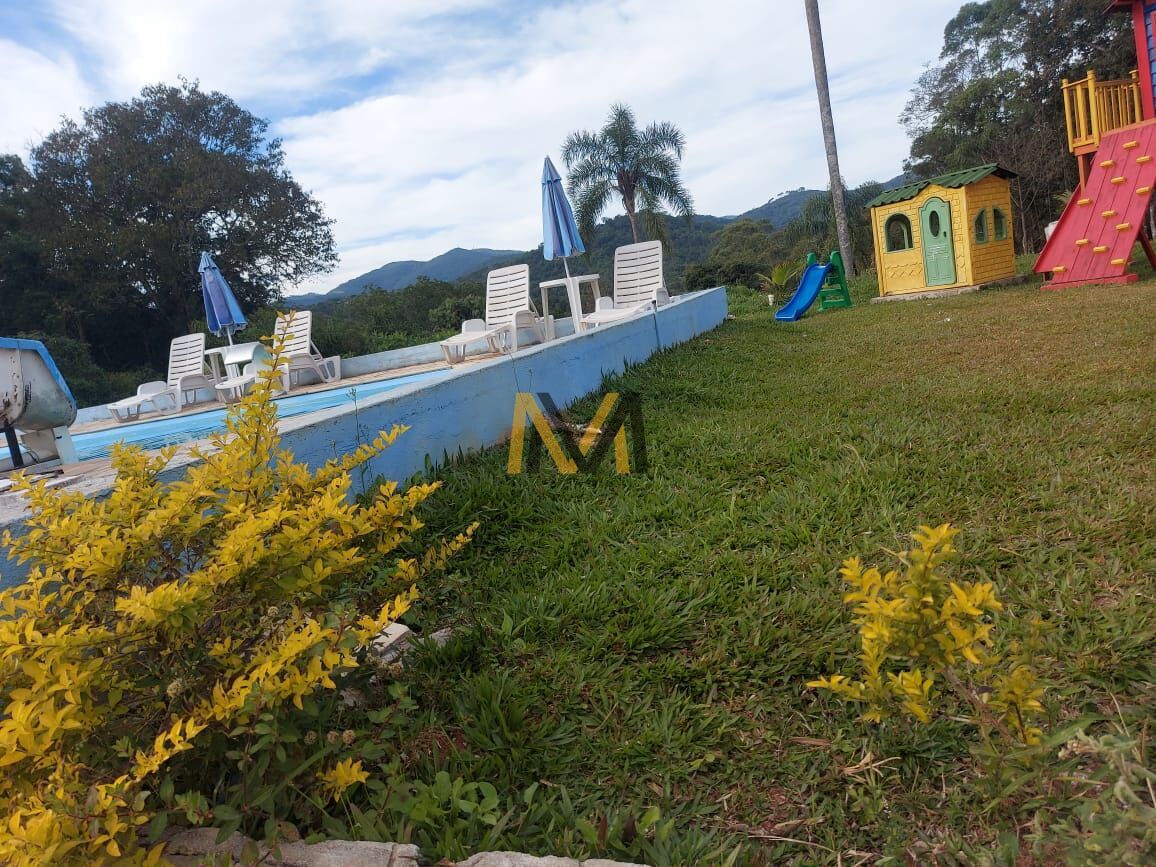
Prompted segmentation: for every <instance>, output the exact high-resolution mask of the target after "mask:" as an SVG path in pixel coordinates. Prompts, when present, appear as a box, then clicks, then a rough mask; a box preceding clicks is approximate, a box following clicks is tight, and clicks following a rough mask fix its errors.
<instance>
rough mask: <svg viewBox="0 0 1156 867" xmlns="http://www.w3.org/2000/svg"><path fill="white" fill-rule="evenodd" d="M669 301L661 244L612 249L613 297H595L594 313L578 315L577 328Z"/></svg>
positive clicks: (648, 243) (628, 314)
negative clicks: (663, 272)
mask: <svg viewBox="0 0 1156 867" xmlns="http://www.w3.org/2000/svg"><path fill="white" fill-rule="evenodd" d="M668 301H670V293H668V292H667V291H666V284H665V283H664V282H663V279H662V243H661V242H660V241H644V242H642V243H641V244H628V245H626V246H625V247H619V248H618V249H617V250H615V251H614V297H613V298H604V297H599V298H598V299H597V300H596V301H595V303H594V312H593V313H588V314H586V315H585V316H583V317H582V319H581V320H580V322H579V323H578V325H579V328H580V330H585V329H587V328H593V327H594V326H596V325H603V324H605V323H607V322H617V321H618V320H620V319H625V318H626V317H628V316H634V315H635V314H637V313H644V312H646V311H647V310H652V309H653V308H654V307H655V306H658V305H662V304H666V303H667V302H668Z"/></svg>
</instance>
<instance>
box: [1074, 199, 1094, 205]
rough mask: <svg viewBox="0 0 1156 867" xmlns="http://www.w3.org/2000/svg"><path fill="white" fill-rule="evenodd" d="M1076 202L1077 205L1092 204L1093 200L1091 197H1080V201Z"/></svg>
mask: <svg viewBox="0 0 1156 867" xmlns="http://www.w3.org/2000/svg"><path fill="white" fill-rule="evenodd" d="M1076 204H1077V205H1090V204H1092V200H1091V199H1080V200H1079V201H1077V202H1076Z"/></svg>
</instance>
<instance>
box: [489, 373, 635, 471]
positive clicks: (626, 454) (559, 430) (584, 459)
mask: <svg viewBox="0 0 1156 867" xmlns="http://www.w3.org/2000/svg"><path fill="white" fill-rule="evenodd" d="M627 428H630V445H631V446H632V447H633V448H628V446H627V440H626V429H627ZM527 432H528V436H529V440H530V442H529V452H528V454H526V456H525V457H526V468H527V469H528V470H530V472H534V471H535V470H537V469H538V468H539V467H540V466H541V462H542V451H543V449H544V450H545V451H546V453H547V454H549V455H550V459H551V460H552V461H554V466H556V467H557V468H558V472H560V473H565V474H567V475H570V474H573V473H580V472H581V473H592V472H594V471H595V470H596V469H598V466H599V465H600V464H601V463H602V461H603V460H604V459H605V458H606V455H607V454H608V453H609V451H610V447H611V445H613V446H614V467H615V469H616V470H617V472H618V473H619V474H626V473H629V472H630V471H631V457H633V459H634V460H633V463H634V470H635V471H636V472H645V471H646V467H647V460H646V431H645V429H644V427H643V424H642V401H641V400H640V399H639V397H638V395H637V394H635V393H633V392H622V393H619V392H616V391H612V392H608V393H607V394H606V396H605V397H603V398H602V404H601V405H600V406H599V407H598V411H597V412H596V413H594V418H593V419H592V420H591V422H590V424H589V425H588V426H587V427H586V428H585V430H579V429H577V428H576V426H575V425H572V424H570V423H568V422H567V421H566V420H565V419H563V418H562V415H561V413H559V412H558V408H557V407H556V406H555V405H554V401H553V400H551V399H550V395H548V394H544V393H539V394H536V395H535V394H531V393H530V392H525V391H521V392H518V394H517V395H515V397H514V422H513V425H512V427H511V428H510V457H509V460H508V461H507V462H506V471H507V472H508V473H510V474H511V475H518V474H519V473H521V472H522V458H523V453H524V452H525V451H526V438H527Z"/></svg>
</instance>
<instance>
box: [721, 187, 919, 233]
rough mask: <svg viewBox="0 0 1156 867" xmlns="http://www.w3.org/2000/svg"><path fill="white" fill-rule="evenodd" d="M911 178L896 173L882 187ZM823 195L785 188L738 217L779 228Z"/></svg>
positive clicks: (817, 191)
mask: <svg viewBox="0 0 1156 867" xmlns="http://www.w3.org/2000/svg"><path fill="white" fill-rule="evenodd" d="M912 179H913V176H912V175H908V174H902V175H896V176H895V177H893V178H892V179H891V180H889V181H884V183H883V189H885V190H891V189H894V188H895V187H901V186H903V185H904V184H906V183H907V182H909V181H911V180H912ZM825 195H827V191H826V190H808V189H806V188H804V187H799V188H798V189H797V190H787V192H785V193H779V194H778V195H777V196H774V197H772V198H771V199H770V200H769V201H768V202H767V203H766V204H764V205H759V206H758V207H757V208H751V209H750V210H749V211H745V212H744V213H742V214H739V217H738V218H739V219H743V218H746V219H750V220H770V222H771V225H772V226H774V227H775V228H776V229H781V228H783V226H785V225H787V223H789V222H791V220H793V219H795V218H796V217H798V216H799V215H800V214H802V213H803V208H804V207H805V206H806V204H807V202H808V201H809V200H811V199H813V198H814V197H815V196H825Z"/></svg>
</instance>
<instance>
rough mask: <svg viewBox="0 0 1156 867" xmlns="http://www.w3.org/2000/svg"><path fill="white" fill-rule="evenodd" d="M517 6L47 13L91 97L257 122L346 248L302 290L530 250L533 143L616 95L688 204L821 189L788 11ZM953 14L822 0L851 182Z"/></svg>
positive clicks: (554, 137) (720, 5)
mask: <svg viewBox="0 0 1156 867" xmlns="http://www.w3.org/2000/svg"><path fill="white" fill-rule="evenodd" d="M514 2H515V0H505V2H503V0H488V2H487V0H391V2H385V3H383V2H374V0H324V2H310V0H282V2H275V0H254V2H248V3H237V2H235V0H229V2H226V0H186V2H183V3H180V4H169V3H157V2H155V0H151V2H141V0H56V6H55V10H56V13H55V14H56V16H57V20H58V21H59V22H60V23H61V24H62V26H63V27H64V28H65V29H66V30H67V31H68V33H69V34H70V35H71V39H72V40H74V41H75V42H76V43H77V44H79V45H80V46H82V49H81V51H82V54H83V56H84V58H85V59H86V62H87V63H89V64H90V65H91V66H92V75H91V76H90V78H91V80H93V81H95V82H96V83H97V84H96V86H97V87H99V89H100V94H99V98H101V99H107V98H118V99H123V98H126V97H128V96H130V95H132V94H133V93H135V92H137V91H138V90H139V89H140V87H141V86H143V85H145V84H148V83H152V82H155V81H160V80H165V81H173V80H175V78H176V76H177V75H185V76H186V77H189V78H199V79H200V80H201V82H202V84H203V85H204V86H205V87H208V88H217V89H220V90H223V91H224V92H226V93H229V94H230V95H231V96H234V97H235V98H237V99H238V100H239V101H240V102H242V104H245V105H251V106H253V107H254V108H255V110H257V111H267V112H269V113H270V114H272V116H273V120H274V129H275V131H276V133H277V134H278V135H281V136H283V137H284V139H285V150H286V155H287V161H288V164H289V168H290V170H291V171H292V172H293V174H294V176H295V177H296V178H297V179H298V180H299V181H301V183H302V184H303V185H304V186H305V187H306V188H308V189H310V190H312V192H313V193H314V194H315V195H316V196H317V197H318V198H319V199H320V200H321V201H322V202H323V203H324V204H325V207H326V209H327V212H328V213H329V214H330V216H332V217H334V218H335V219H336V226H335V229H336V234H337V239H338V245H339V249H340V251H341V253H342V264H341V267H340V270H339V272H338V273H336V274H334V275H331V276H330V277H328V278H326V279H325V280H322V281H316V282H315V283H314V284H313V285H310V286H302V287H301V289H302V290H305V289H312V290H324V289H327V288H329V287H330V286H332V285H334V284H336V283H337V282H339V281H341V280H343V279H346V278H348V277H352V276H355V275H356V274H359V273H362V272H364V271H366V270H369V269H370V268H373V267H376V266H378V265H381V264H383V263H384V262H387V261H391V260H395V259H424V258H429V257H430V256H433V255H436V254H438V253H440V252H442V251H444V250H446V249H448V248H450V247H453V246H464V247H471V246H489V247H510V248H520V249H529V248H532V247H534V246H536V245H537V244H538V243H539V241H540V238H539V233H540V225H539V188H538V180H539V177H540V172H541V160H542V157H543V155H545V154H551V155H553V156H554V158H555V160H556V161H557V158H558V151H559V149H560V146H561V142H562V140H563V138H564V137H565V136H566V134H567V133H568V132H570V131H572V130H575V129H596V128H598V127H599V126H600V125H601V123H602V122H603V120H604V118H605V116H606V113H607V111H608V109H609V107H610V104H611V103H613V102H616V101H623V102H626V103H628V104H629V105H631V106H632V107H633V108H634V109H635V112H636V114H637V116H638V119H639V121H640V122H642V123H648V122H650V121H653V120H668V121H672V122H674V123H675V124H677V125H678V126H679V127H681V129H682V130H683V132H684V133H685V134H686V138H687V152H686V155H685V159H684V162H683V173H684V179H685V181H686V184H687V186H688V187H689V189H690V191H691V193H692V194H693V195H694V197H695V200H696V205H697V207H698V210H699V211H700V212H702V213H711V214H733V213H738V212H741V211H744V210H747V209H749V208H751V207H754V206H756V205H759V204H761V203H762V202H764V201H766V199H768V198H769V197H770V196H772V195H773V194H775V193H777V192H779V191H781V190H784V189H789V188H794V187H799V186H812V187H815V186H823V185H825V184H826V161H825V157H824V151H823V145H822V136H821V131H820V128H819V119H818V110H817V106H816V103H815V96H814V80H813V77H812V67H811V57H810V47H809V43H808V38H807V27H806V21H805V18H804V14H803V8H802V4H800V3H796V2H792V3H784V2H766V0H714V2H712V3H709V4H706V3H704V2H702V0H666V2H658V0H587V2H558V3H545V2H543V3H538V4H532V3H525V2H522V3H521V4H520V8H515V6H514V5H513V4H514ZM958 7H959V0H925V2H921V3H919V4H916V3H913V2H901V3H887V4H883V3H870V4H865V3H861V2H855V0H825V2H824V3H823V4H822V12H823V26H824V36H825V42H826V50H827V60H828V66H829V69H830V74H831V79H832V98H833V100H834V104H835V105H834V109H835V122H836V129H837V133H838V138H839V146H840V158H841V162H842V169H843V174H844V176H845V177H846V178H847V179H848V181H850V182H851V183H852V184H855V183H860V182H862V181H865V180H869V179H880V180H881V179H885V178H887V177H890V176H891V175H893V174H895V173H897V172H898V171H899V169H900V166H901V163H902V160H903V158H904V156H905V155H906V153H907V147H908V142H907V138H906V135H905V134H904V132H903V130H902V129H901V127H900V126H899V123H898V115H899V112H900V111H901V110H902V107H903V104H904V103H905V101H906V99H907V94H908V92H909V90H910V87H911V85H912V84H913V83H914V80H915V78H916V77H917V76H918V74H919V72H920V70H921V68H922V65H923V64H924V63H925V62H927V61H930V60H933V59H934V57H935V54H936V53H937V52H938V50H939V47H940V44H941V38H942V31H943V26H944V24H946V22H947V20H948V19H949V18H950V17H951V16H952V15H953V14H954V13H955V11H957V9H958ZM8 75H9V73H8V72H7V71H0V76H3V77H4V78H7V77H8ZM10 83H11V82H5V81H3V80H0V85H4V86H3V87H0V92H3V91H6V90H10V89H11V88H9V87H8V86H7V85H8V84H10ZM71 98H73V97H71V96H69V97H59V98H58V97H52V98H45V99H44V100H42V102H43V104H44V106H47V105H49V104H56V105H59V104H61V102H62V100H66V99H71ZM317 105H325V106H330V107H329V108H327V109H325V110H323V111H317V110H315V107H316V106H317ZM71 110H73V109H72V107H71V106H62V107H60V108H53V112H55V113H56V114H58V113H59V112H60V111H71ZM14 114H15V118H14V119H13V120H12V121H11V123H10V124H9V125H8V127H7V129H11V130H13V131H18V130H20V129H22V128H23V129H25V130H26V132H25V133H24V135H25V136H27V137H32V136H34V135H35V131H34V127H33V126H31V125H27V124H26V125H25V126H24V127H21V124H23V123H25V118H30V117H32V116H33V113H31V112H28V111H25V110H17V111H15V112H14ZM3 129H5V127H0V131H2V130H3ZM559 168H560V169H561V168H562V167H561V165H559Z"/></svg>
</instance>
